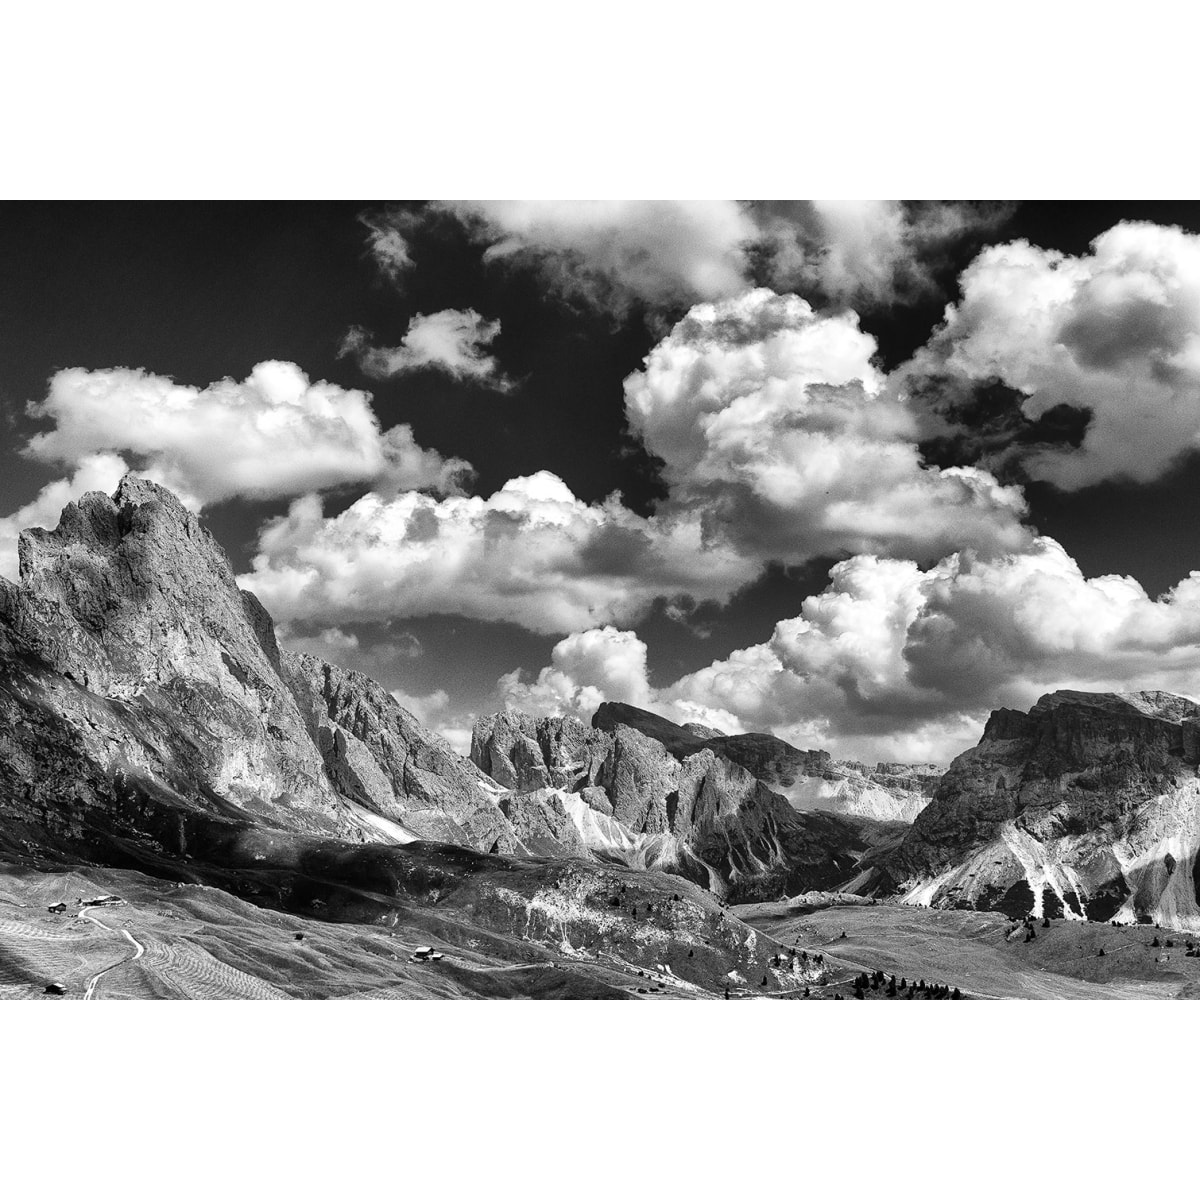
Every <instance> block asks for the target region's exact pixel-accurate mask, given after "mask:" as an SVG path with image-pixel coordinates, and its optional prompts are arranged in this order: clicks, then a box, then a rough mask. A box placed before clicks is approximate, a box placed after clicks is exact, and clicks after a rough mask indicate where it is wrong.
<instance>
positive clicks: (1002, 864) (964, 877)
mask: <svg viewBox="0 0 1200 1200" xmlns="http://www.w3.org/2000/svg"><path fill="white" fill-rule="evenodd" d="M1198 731H1200V705H1197V704H1195V703H1193V702H1192V701H1190V700H1186V699H1184V698H1182V697H1179V696H1173V695H1169V694H1167V693H1163V692H1136V693H1129V694H1111V693H1102V694H1093V693H1085V692H1071V691H1063V692H1055V693H1052V694H1051V695H1047V696H1043V697H1042V699H1041V700H1039V701H1038V703H1037V704H1036V705H1034V707H1033V708H1032V709H1031V710H1030V711H1029V712H1028V713H1020V712H1015V711H1013V710H1010V709H1001V710H999V711H997V712H995V713H993V714H992V717H991V719H990V720H989V721H988V723H987V726H986V728H985V730H984V734H983V737H982V739H981V740H980V743H979V745H978V746H976V747H975V748H974V749H972V750H968V751H967V752H966V753H965V754H962V755H960V756H959V757H958V758H957V759H955V761H954V762H953V763H952V764H951V766H950V768H949V770H948V771H947V772H946V774H945V776H943V778H942V780H941V782H940V783H939V784H938V786H937V789H936V791H935V794H934V798H933V800H932V802H931V803H930V804H929V805H928V807H927V808H925V810H924V811H923V812H922V813H921V814H920V815H919V816H918V817H917V819H916V820H915V821H914V823H913V825H912V828H911V830H910V831H909V832H908V834H907V835H906V836H905V837H904V838H903V840H902V841H901V842H900V843H899V845H897V846H895V847H894V848H890V849H882V848H881V849H880V850H879V851H877V852H876V853H875V854H873V855H868V856H866V859H865V860H864V865H865V866H866V867H867V870H866V871H864V873H863V874H862V875H861V876H860V877H859V878H858V879H857V880H856V881H855V884H854V890H855V891H860V892H875V893H878V894H887V893H896V892H898V893H900V894H902V895H903V896H904V897H905V898H906V899H907V900H909V901H911V902H913V903H924V904H934V905H939V906H949V907H970V908H996V909H999V910H1001V911H1005V912H1011V913H1012V914H1014V915H1021V916H1023V915H1025V914H1026V913H1027V912H1033V913H1034V914H1035V915H1037V916H1041V915H1043V913H1045V914H1048V915H1059V914H1064V915H1067V916H1072V915H1073V916H1077V917H1078V916H1084V915H1086V916H1088V917H1090V918H1091V919H1093V920H1111V919H1116V920H1120V921H1154V922H1157V923H1161V924H1163V925H1165V926H1168V927H1172V928H1181V929H1189V930H1194V931H1200V906H1198V904H1197V890H1198V887H1200V873H1198V869H1197V857H1196V852H1197V849H1200V779H1198V778H1197V765H1198V763H1200V739H1198V738H1197V733H1198Z"/></svg>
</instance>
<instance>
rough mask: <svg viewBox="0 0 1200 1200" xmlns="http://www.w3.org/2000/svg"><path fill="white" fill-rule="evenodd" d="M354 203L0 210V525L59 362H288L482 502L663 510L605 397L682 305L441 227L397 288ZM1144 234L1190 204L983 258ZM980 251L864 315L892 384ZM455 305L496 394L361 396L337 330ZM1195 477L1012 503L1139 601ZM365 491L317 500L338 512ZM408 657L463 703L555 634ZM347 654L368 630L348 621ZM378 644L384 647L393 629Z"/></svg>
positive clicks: (1176, 558)
mask: <svg viewBox="0 0 1200 1200" xmlns="http://www.w3.org/2000/svg"><path fill="white" fill-rule="evenodd" d="M379 209H380V206H379V205H378V204H373V203H368V202H365V201H364V202H339V203H308V202H287V203H253V202H237V203H128V204H123V203H58V204H25V203H8V204H4V205H2V206H0V411H2V412H3V415H4V418H5V429H6V436H5V438H4V443H3V446H2V447H0V513H7V512H11V511H13V510H15V509H16V508H18V507H19V506H20V505H22V504H24V503H26V502H28V501H29V500H31V499H32V498H33V496H34V495H35V494H36V493H37V491H38V489H39V488H40V487H42V486H43V485H44V484H46V483H47V482H49V481H50V480H51V479H54V478H56V477H58V476H60V475H61V474H62V473H63V472H62V470H61V469H60V468H58V467H56V466H53V465H48V464H44V463H37V462H32V461H30V460H28V459H27V458H24V457H22V455H21V454H20V453H19V452H18V451H19V448H20V446H21V445H22V444H23V442H24V440H25V438H26V437H28V436H29V434H31V433H32V432H34V431H35V430H36V429H38V428H41V427H44V423H42V424H41V425H39V424H38V423H36V422H33V421H31V420H30V419H29V418H28V417H27V416H26V415H24V409H25V406H26V404H27V403H29V402H31V401H37V400H39V399H41V398H42V397H43V396H44V394H45V390H46V383H47V380H48V379H49V377H50V376H51V375H52V374H53V373H54V372H55V371H57V370H60V369H62V368H66V367H86V368H92V369H97V368H108V367H115V366H129V367H141V368H144V369H146V370H148V371H151V372H154V373H156V374H160V375H166V376H171V377H173V378H174V379H175V380H177V381H178V382H180V383H186V384H192V385H196V386H204V385H207V384H209V383H211V382H212V381H214V380H218V379H221V378H223V377H227V376H228V377H233V378H234V379H242V378H244V377H245V376H246V375H247V374H248V372H249V371H250V369H251V368H252V367H253V366H254V364H256V363H258V362H260V361H263V360H265V359H280V360H286V361H290V362H294V363H296V364H298V365H299V366H300V367H302V368H303V370H304V371H305V372H307V374H308V375H309V376H310V377H311V378H313V379H327V380H330V381H332V382H334V383H337V384H339V385H341V386H342V387H347V388H349V387H355V388H365V389H367V390H369V391H371V392H372V393H373V394H374V398H375V399H374V406H375V411H376V413H377V415H378V417H379V420H380V423H381V425H382V426H383V427H384V428H385V429H386V428H388V427H390V426H392V425H394V424H396V423H398V422H401V421H403V422H408V423H410V424H411V425H412V427H413V430H414V433H415V435H416V438H417V441H418V442H419V443H420V444H421V445H423V446H428V447H433V448H436V449H437V450H438V451H440V452H441V453H442V454H444V455H447V456H449V455H457V456H460V457H462V458H464V459H466V460H468V461H469V462H470V463H472V464H473V465H474V466H475V467H476V468H477V471H478V475H477V478H476V480H475V482H474V484H473V491H474V492H475V493H476V494H479V495H488V494H490V493H491V492H493V491H494V490H495V489H497V488H498V487H500V486H501V485H502V484H503V483H504V482H505V481H506V480H508V479H509V478H511V477H513V476H516V475H523V474H530V473H533V472H535V471H537V470H541V469H548V470H550V471H553V472H555V473H556V474H558V475H560V476H561V477H562V478H563V479H564V480H565V481H566V483H567V484H568V485H569V486H570V487H571V489H572V490H573V491H574V492H575V494H576V495H577V496H578V497H580V498H581V499H583V500H585V501H599V500H601V499H602V498H603V497H604V496H606V495H607V494H608V493H610V492H612V491H614V490H619V491H621V492H622V493H623V494H624V496H625V499H626V502H627V504H628V505H629V506H630V507H632V508H633V509H634V510H636V511H638V512H641V513H643V514H645V513H648V512H650V511H652V509H653V505H654V501H655V500H656V498H658V497H659V496H661V495H662V494H663V490H662V488H661V486H660V484H659V482H658V480H657V477H656V473H655V468H654V466H653V464H652V462H651V461H650V460H649V458H648V457H647V456H646V455H645V454H644V453H642V452H641V451H640V450H639V448H638V446H637V445H636V444H635V443H634V442H632V441H631V439H630V438H629V436H628V435H627V433H626V430H625V419H624V413H623V395H622V381H623V379H624V378H625V377H626V376H627V375H628V374H629V372H630V371H632V370H634V369H636V368H637V367H638V366H639V365H640V363H641V360H642V358H643V356H644V355H645V354H646V353H647V352H648V351H649V350H650V349H651V347H652V346H653V345H654V344H655V343H656V342H657V341H658V340H659V338H660V337H661V335H662V332H663V330H664V329H665V328H669V325H670V322H671V321H672V320H673V319H674V318H676V317H678V316H680V315H682V312H683V311H684V310H685V309H686V305H680V306H677V308H676V309H675V310H674V311H672V309H671V307H670V306H669V305H667V306H666V307H664V308H663V309H662V310H661V311H659V312H658V313H656V314H654V317H653V319H648V318H647V314H645V313H643V312H641V311H638V310H636V309H634V310H633V311H631V312H628V313H626V314H625V315H624V316H623V317H621V318H619V319H614V318H613V317H612V316H611V315H610V314H607V313H603V312H597V311H596V310H594V309H593V308H589V307H588V306H587V305H585V304H579V303H575V304H572V303H565V302H563V300H562V299H561V298H560V297H557V296H554V295H552V294H550V293H549V292H548V290H547V288H546V287H545V285H544V282H543V281H542V280H541V279H540V278H539V276H538V275H537V274H536V273H534V272H522V271H519V270H506V269H502V268H499V267H497V266H496V265H495V264H492V265H487V264H485V263H484V262H483V261H482V260H481V256H480V253H479V248H478V246H476V245H473V244H472V242H471V240H470V238H469V237H468V236H467V234H466V233H465V232H464V230H463V229H462V228H461V227H459V226H457V225H455V224H453V223H452V222H433V223H431V224H429V225H427V226H426V227H424V228H421V229H419V230H417V231H416V232H415V233H414V234H413V236H412V249H413V255H414V258H415V259H416V260H417V261H418V263H419V264H420V268H419V269H417V270H415V271H414V272H412V273H411V275H410V276H409V277H408V278H407V280H406V283H405V287H404V288H403V289H402V290H398V289H396V288H395V287H392V286H390V285H389V284H388V283H387V282H386V281H385V280H383V279H382V278H381V276H380V273H379V272H378V270H377V269H376V267H375V264H374V263H373V261H372V259H371V257H370V255H369V254H368V253H367V247H366V233H367V230H366V227H365V226H364V224H363V222H362V221H361V220H360V215H361V214H363V213H364V212H373V211H379ZM1128 219H1146V220H1151V221H1155V222H1157V223H1160V224H1176V225H1181V226H1182V227H1184V228H1185V229H1187V230H1190V231H1197V230H1200V205H1197V204H1150V203H1140V202H1139V203H1124V202H1102V203H1101V202H1088V203H1061V202H1053V203H1040V202H1028V203H1023V204H1021V205H1019V206H1015V207H1014V209H1013V211H1012V212H1011V214H1010V215H1009V216H1008V218H1007V219H1006V220H1005V221H1004V222H1003V224H1002V225H1000V226H999V227H998V228H997V229H995V230H993V231H991V232H990V233H989V235H988V240H989V241H993V242H995V241H1009V240H1012V239H1016V238H1027V239H1029V240H1030V241H1032V242H1034V243H1035V244H1037V245H1040V246H1043V247H1046V248H1055V249H1060V250H1063V251H1065V252H1067V253H1070V254H1080V253H1083V252H1084V251H1086V249H1087V247H1088V243H1089V242H1090V241H1091V240H1092V239H1093V238H1094V237H1095V236H1096V235H1098V234H1099V233H1101V232H1103V231H1104V230H1106V229H1108V228H1109V227H1111V226H1112V225H1114V224H1115V223H1116V222H1117V221H1120V220H1128ZM978 248H979V242H978V241H975V242H970V241H966V242H964V243H962V244H961V245H958V246H956V247H953V248H952V249H951V250H950V251H949V252H948V254H947V257H946V259H945V261H944V262H942V263H941V264H940V265H939V266H938V267H937V269H936V279H937V282H938V284H939V288H940V290H938V291H935V292H932V293H930V294H927V295H924V296H922V297H920V298H919V299H918V300H916V301H914V302H910V303H904V304H895V305H883V306H876V307H870V306H868V307H865V308H863V309H862V310H861V318H862V326H863V328H864V329H866V330H868V331H869V332H870V333H872V334H873V335H874V336H875V337H876V338H877V339H878V342H879V345H880V355H881V359H882V364H883V365H884V366H885V367H888V368H891V367H894V366H896V365H898V364H899V363H901V362H902V361H904V360H905V359H906V358H907V357H908V356H909V355H911V354H912V353H913V351H915V350H916V349H917V348H918V347H919V346H921V345H922V344H923V343H924V342H925V341H926V339H927V338H928V337H929V335H930V333H931V331H932V330H933V328H934V326H935V325H936V324H937V323H938V321H939V320H940V319H941V316H942V311H943V308H944V305H945V304H946V303H947V302H948V301H951V300H953V299H954V298H955V281H956V278H957V275H958V273H959V271H961V269H962V268H963V267H964V266H966V264H967V262H969V261H970V259H971V257H972V256H973V254H974V253H975V252H976V251H977V250H978ZM468 307H469V308H474V309H476V310H477V311H478V312H480V313H482V314H484V315H485V316H487V317H489V318H499V319H500V320H501V323H502V329H501V332H500V335H499V337H498V338H497V340H496V341H495V343H494V344H493V345H492V347H491V350H492V352H493V353H494V354H495V356H496V358H497V359H498V360H499V362H500V363H501V364H502V365H503V367H504V370H505V372H506V373H507V374H508V375H509V376H510V377H511V378H514V379H516V380H517V381H518V386H517V387H516V388H515V389H514V390H513V391H512V392H511V393H509V394H506V395H503V396H498V395H496V394H494V393H491V392H488V391H487V389H486V388H481V387H478V386H475V385H472V384H470V383H463V382H456V381H453V380H451V379H449V378H447V377H446V376H445V375H443V374H440V373H437V372H434V371H423V372H415V373H410V374H406V375H404V376H402V377H400V378H396V379H391V380H371V379H367V378H366V377H365V376H364V375H363V373H362V371H361V370H360V368H359V366H358V365H357V363H356V362H355V361H354V360H353V359H352V358H350V357H339V353H338V352H339V345H340V343H341V340H342V338H343V336H344V335H345V333H346V330H347V329H348V328H349V327H351V326H354V325H360V326H363V327H365V328H367V329H369V330H371V331H372V332H373V333H374V334H375V335H376V336H377V337H378V339H379V340H380V341H382V342H384V343H386V344H394V343H395V342H397V341H398V340H399V339H400V337H401V335H402V334H403V332H404V330H405V328H406V326H407V324H408V321H409V320H410V318H412V317H413V316H414V315H415V314H417V313H429V312H435V311H439V310H443V309H447V308H456V309H462V308H468ZM1198 487H1200V464H1198V462H1197V460H1196V459H1195V458H1192V459H1189V460H1187V461H1185V462H1184V463H1183V464H1182V465H1181V466H1180V467H1179V468H1178V469H1177V470H1175V471H1174V472H1172V473H1171V474H1169V475H1168V476H1167V477H1166V478H1163V479H1161V480H1160V481H1158V482H1156V483H1152V484H1149V485H1140V486H1136V487H1134V486H1130V485H1123V484H1117V483H1104V484H1100V485H1098V486H1093V487H1088V488H1084V489H1083V490H1080V491H1076V492H1072V493H1063V492H1060V491H1058V490H1057V489H1056V488H1054V487H1051V486H1048V485H1041V484H1039V485H1033V486H1031V487H1029V488H1028V489H1027V492H1028V496H1029V499H1030V502H1031V505H1032V516H1031V519H1032V523H1033V524H1034V525H1036V526H1037V528H1038V529H1040V530H1041V531H1042V532H1043V533H1047V534H1049V535H1051V536H1053V537H1055V538H1057V539H1059V540H1061V541H1062V542H1063V543H1064V544H1065V545H1067V547H1068V548H1069V549H1070V551H1071V553H1072V554H1073V555H1074V556H1075V557H1076V558H1077V560H1078V561H1079V563H1080V564H1081V566H1082V567H1083V568H1084V569H1085V571H1086V572H1087V573H1089V574H1101V573H1108V572H1117V573H1128V574H1132V575H1133V576H1135V577H1136V578H1137V579H1139V580H1140V581H1141V582H1142V583H1143V584H1144V586H1145V587H1146V588H1147V589H1148V590H1149V591H1150V593H1151V594H1152V595H1153V594H1156V593H1157V592H1159V591H1161V590H1162V589H1164V588H1166V587H1168V586H1170V585H1172V584H1174V583H1175V582H1176V581H1177V580H1178V579H1179V578H1180V577H1181V576H1182V575H1184V574H1186V572H1187V570H1188V569H1190V567H1191V566H1192V565H1200V528H1198V527H1197V524H1196V522H1194V521H1192V520H1190V519H1189V518H1188V514H1189V513H1190V512H1191V510H1192V508H1193V507H1194V499H1195V496H1196V494H1197V489H1198ZM363 490H365V489H361V488H360V489H359V490H358V491H355V490H353V489H350V490H346V491H343V492H341V493H339V494H338V495H336V496H334V497H331V498H329V499H328V501H327V505H326V511H327V512H332V511H337V510H338V509H339V508H340V507H341V506H344V505H345V504H348V503H350V502H351V501H352V500H353V499H354V498H355V496H357V495H358V494H360V493H361V491H363ZM287 503H288V501H287V500H286V499H280V500H273V501H268V502H261V503H259V502H254V503H251V502H248V501H243V500H233V501H228V502H225V503H221V504H217V505H215V506H213V507H211V508H209V509H208V510H206V519H207V521H208V523H209V526H210V528H211V529H212V530H213V531H214V532H215V534H216V535H217V536H218V537H219V538H220V540H221V541H222V543H223V544H224V545H225V547H226V548H227V550H228V552H229V553H230V555H231V557H232V559H233V561H234V563H235V566H236V567H237V568H238V569H239V570H244V569H246V568H247V566H248V565H249V560H250V555H251V553H252V551H253V548H254V543H255V535H256V532H257V529H258V527H259V525H260V524H261V522H262V521H263V520H264V519H265V518H267V517H269V516H273V515H278V514H280V513H282V512H284V511H285V509H286V507H287ZM828 566H829V562H827V561H824V562H822V561H817V562H814V563H810V564H809V565H808V566H806V567H802V568H792V569H790V570H784V569H782V568H769V569H768V570H767V572H766V574H765V575H764V576H763V577H762V578H761V579H759V580H758V581H757V582H755V583H753V584H751V585H749V586H748V587H747V588H745V589H744V591H743V592H742V593H740V594H739V595H737V596H736V597H735V598H734V600H733V601H732V602H731V603H730V605H729V606H728V607H727V608H725V609H724V610H720V609H718V608H717V606H715V605H709V606H705V607H702V608H701V609H700V610H698V611H697V613H695V614H694V619H693V620H692V621H691V622H689V623H686V624H685V623H681V622H680V621H678V620H672V619H669V618H668V617H667V616H665V615H664V613H663V611H662V608H661V606H658V607H657V608H656V609H655V610H654V611H653V612H652V613H651V614H650V616H649V617H648V618H647V619H646V620H645V621H643V622H642V624H641V625H640V626H639V627H638V632H639V634H641V635H642V636H643V638H644V640H646V641H647V642H648V644H649V646H650V648H651V650H650V654H651V657H650V666H651V671H652V675H653V676H655V677H657V678H661V679H663V680H669V679H673V678H675V677H676V676H678V675H679V674H680V673H682V672H684V671H687V670H693V669H696V668H697V667H699V666H702V665H704V664H706V663H707V662H709V661H711V660H712V659H713V658H714V657H718V656H723V655H725V654H727V653H729V652H730V651H731V650H733V649H736V648H738V647H740V646H745V645H748V644H750V643H752V642H755V641H759V640H762V639H763V638H765V637H768V636H769V635H770V632H771V629H772V627H773V626H774V624H775V622H776V621H777V620H779V619H780V618H782V617H787V616H792V615H794V614H795V613H796V612H797V611H798V605H799V601H800V600H801V599H802V598H803V597H804V596H805V595H808V594H811V593H813V592H816V591H819V590H821V588H822V587H823V586H824V583H825V581H826V577H825V571H826V569H827V568H828ZM397 628H410V629H411V630H412V631H413V632H415V633H416V634H417V636H418V637H419V638H420V639H421V641H422V643H423V645H424V646H425V647H426V653H425V654H424V655H423V656H421V657H420V658H418V659H413V660H411V661H409V662H407V663H406V664H405V665H404V675H403V681H402V682H403V684H404V687H405V690H407V691H411V692H426V691H429V690H431V689H434V688H446V689H447V690H451V691H453V690H454V689H455V688H459V689H461V690H462V691H463V692H464V693H473V694H480V693H481V691H482V688H483V681H484V680H485V679H492V680H494V679H495V678H496V676H497V675H498V674H499V673H500V672H503V671H509V670H512V669H513V668H515V667H517V666H525V667H531V666H534V665H536V664H537V663H539V662H544V661H546V657H547V654H548V651H549V648H550V647H551V646H552V645H553V643H554V642H555V641H556V640H557V639H556V638H555V637H551V636H543V635H540V634H534V633H530V632H527V631H523V630H519V629H517V628H515V627H510V626H495V625H484V624H482V623H480V622H477V621H470V620H466V619H463V618H459V617H453V616H437V615H432V616H430V617H428V618H424V619H416V620H411V621H408V622H401V623H399V625H398V626H397ZM358 632H359V633H360V634H361V636H362V638H363V640H364V642H365V643H370V642H371V640H372V639H373V638H374V637H377V636H379V633H378V630H376V631H374V632H372V631H371V630H370V629H369V628H366V627H363V628H361V629H359V630H358ZM394 633H395V629H392V630H391V631H389V634H388V636H389V637H390V636H392V635H394Z"/></svg>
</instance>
